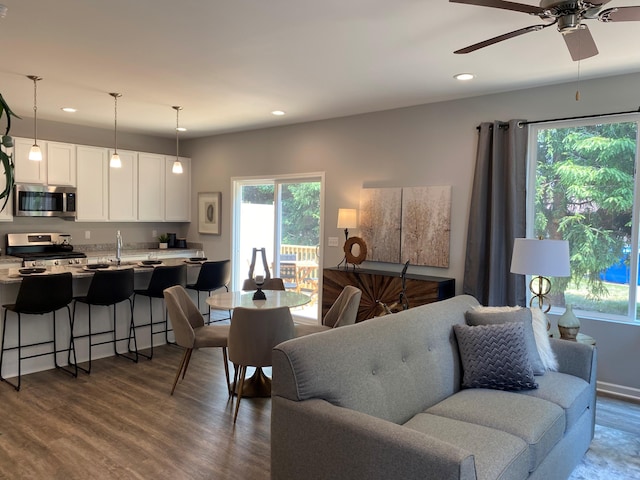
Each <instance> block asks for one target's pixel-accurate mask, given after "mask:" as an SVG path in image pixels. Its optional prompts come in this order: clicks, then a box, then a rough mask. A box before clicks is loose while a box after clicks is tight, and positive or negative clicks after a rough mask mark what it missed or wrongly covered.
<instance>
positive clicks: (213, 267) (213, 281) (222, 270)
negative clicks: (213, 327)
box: [187, 260, 231, 324]
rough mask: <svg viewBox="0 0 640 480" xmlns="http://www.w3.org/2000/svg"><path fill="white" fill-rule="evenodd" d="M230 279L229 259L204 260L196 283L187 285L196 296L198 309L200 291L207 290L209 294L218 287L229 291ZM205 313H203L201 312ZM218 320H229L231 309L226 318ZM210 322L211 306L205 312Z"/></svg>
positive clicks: (208, 322)
mask: <svg viewBox="0 0 640 480" xmlns="http://www.w3.org/2000/svg"><path fill="white" fill-rule="evenodd" d="M230 281H231V260H220V261H216V262H204V263H203V264H202V266H201V267H200V272H199V273H198V279H197V280H196V283H191V284H188V285H187V288H188V289H190V290H195V291H196V292H197V296H198V310H200V292H207V295H211V292H213V291H214V290H218V289H219V288H222V287H224V288H226V290H227V292H228V291H229V287H228V285H229V282H230ZM203 315H205V314H203ZM220 320H231V311H229V317H228V318H221V319H219V320H216V321H220ZM210 323H211V307H210V306H209V313H208V314H207V324H210Z"/></svg>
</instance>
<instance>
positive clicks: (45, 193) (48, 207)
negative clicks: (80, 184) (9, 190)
mask: <svg viewBox="0 0 640 480" xmlns="http://www.w3.org/2000/svg"><path fill="white" fill-rule="evenodd" d="M13 210H14V212H13V213H14V215H15V216H16V217H63V218H68V219H75V218H76V188H75V187H53V186H46V185H24V184H18V185H16V186H15V188H14V197H13Z"/></svg>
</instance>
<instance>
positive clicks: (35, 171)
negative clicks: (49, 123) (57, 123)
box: [13, 137, 47, 185]
mask: <svg viewBox="0 0 640 480" xmlns="http://www.w3.org/2000/svg"><path fill="white" fill-rule="evenodd" d="M13 143H14V147H13V163H14V165H15V178H16V183H36V184H42V185H44V184H46V183H47V142H44V141H42V140H38V146H39V147H40V150H41V151H42V161H40V162H36V161H34V160H29V150H31V147H32V146H33V138H30V139H29V138H15V137H14V139H13Z"/></svg>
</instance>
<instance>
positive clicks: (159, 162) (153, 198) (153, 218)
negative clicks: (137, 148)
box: [138, 153, 165, 222]
mask: <svg viewBox="0 0 640 480" xmlns="http://www.w3.org/2000/svg"><path fill="white" fill-rule="evenodd" d="M164 197H165V156H164V155H157V154H153V153H138V220H139V221H141V222H157V221H160V222H161V221H164Z"/></svg>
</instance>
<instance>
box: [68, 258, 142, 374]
mask: <svg viewBox="0 0 640 480" xmlns="http://www.w3.org/2000/svg"><path fill="white" fill-rule="evenodd" d="M133 275H134V272H133V268H124V269H121V270H96V272H95V273H94V274H93V278H92V279H91V283H90V284H89V290H88V291H87V294H86V295H82V296H77V297H74V298H73V317H72V321H71V338H72V340H73V343H74V344H75V343H76V342H77V340H78V339H80V338H88V340H89V361H88V365H87V368H84V367H80V366H78V368H79V369H80V370H82V371H83V372H85V373H87V374H90V373H91V352H92V350H93V347H95V346H98V345H104V344H106V343H113V352H114V354H115V355H116V356H121V357H124V358H128V359H129V360H132V361H133V362H138V346H137V342H136V330H135V328H134V325H133V301H132V300H131V297H132V295H133V282H134V277H133ZM124 301H128V302H129V311H130V317H129V334H128V336H127V337H121V338H118V335H117V331H118V329H117V317H116V312H117V310H118V309H117V304H118V303H121V302H124ZM78 303H84V304H85V305H87V308H88V319H87V320H88V333H86V334H82V335H79V334H78V333H77V330H78V326H77V325H76V308H77V305H78ZM92 305H94V306H104V307H110V306H113V324H112V325H111V328H108V329H102V330H100V331H98V332H95V331H93V323H92V318H91V306H92ZM107 334H109V335H111V338H110V339H109V340H99V341H97V342H94V341H93V337H96V336H97V337H98V338H100V337H102V338H104V336H105V335H107ZM132 337H133V349H131V345H132V341H131V340H132ZM124 340H127V353H120V352H118V348H117V343H118V342H120V341H124Z"/></svg>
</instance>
